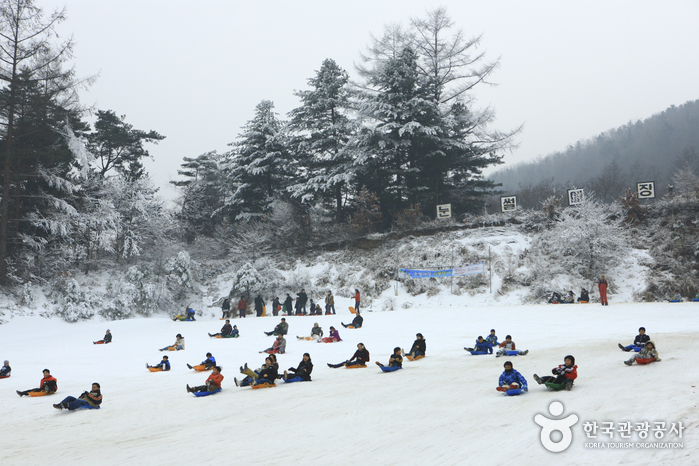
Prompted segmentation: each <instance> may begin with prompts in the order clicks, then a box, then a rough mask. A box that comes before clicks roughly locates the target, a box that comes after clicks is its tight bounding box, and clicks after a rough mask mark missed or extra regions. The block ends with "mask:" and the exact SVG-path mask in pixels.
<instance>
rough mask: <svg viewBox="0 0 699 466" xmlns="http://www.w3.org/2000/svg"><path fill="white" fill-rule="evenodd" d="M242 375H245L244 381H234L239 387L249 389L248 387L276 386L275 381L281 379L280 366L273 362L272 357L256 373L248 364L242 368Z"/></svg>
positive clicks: (266, 359) (268, 357) (267, 358)
mask: <svg viewBox="0 0 699 466" xmlns="http://www.w3.org/2000/svg"><path fill="white" fill-rule="evenodd" d="M240 373H241V374H245V375H246V376H247V377H245V378H244V379H243V380H241V381H238V379H235V378H234V379H233V381H234V382H235V385H236V386H238V387H247V386H248V385H253V386H254V385H263V384H268V385H270V386H271V385H275V386H276V383H275V381H276V380H277V378H278V377H279V365H278V364H277V363H275V362H274V361H273V360H272V357H271V356H267V357H266V358H265V363H264V364H263V365H262V367H260V368H259V369H258V370H256V371H254V370H252V369H249V368H248V363H245V366H241V367H240Z"/></svg>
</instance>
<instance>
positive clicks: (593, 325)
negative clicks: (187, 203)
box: [0, 294, 699, 465]
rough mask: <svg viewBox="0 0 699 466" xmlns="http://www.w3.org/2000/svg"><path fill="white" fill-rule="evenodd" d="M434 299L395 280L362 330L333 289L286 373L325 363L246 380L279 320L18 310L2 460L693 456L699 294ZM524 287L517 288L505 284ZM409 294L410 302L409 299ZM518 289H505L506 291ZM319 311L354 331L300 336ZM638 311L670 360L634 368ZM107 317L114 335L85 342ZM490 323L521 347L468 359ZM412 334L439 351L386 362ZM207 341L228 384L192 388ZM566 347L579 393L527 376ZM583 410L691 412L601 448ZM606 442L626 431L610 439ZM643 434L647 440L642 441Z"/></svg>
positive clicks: (1, 406) (615, 418) (6, 336)
mask: <svg viewBox="0 0 699 466" xmlns="http://www.w3.org/2000/svg"><path fill="white" fill-rule="evenodd" d="M437 298H438V299H436V298H432V299H426V298H424V297H418V298H414V297H410V296H407V295H403V294H401V295H400V296H398V297H397V298H396V304H397V306H396V309H397V310H395V311H393V312H374V313H369V312H366V313H365V326H364V328H362V329H358V330H347V329H342V328H341V327H340V321H342V320H344V321H345V322H348V321H349V320H350V319H351V315H350V314H349V312H348V311H347V310H346V309H347V306H348V305H349V304H351V302H350V301H349V300H348V299H339V300H338V305H337V308H338V312H339V314H338V315H337V316H322V317H291V318H289V319H288V321H289V323H290V334H291V335H290V336H291V338H290V339H289V342H288V352H287V354H286V355H281V356H280V357H279V360H280V365H281V367H282V369H285V368H288V367H290V366H296V365H297V364H298V362H299V361H300V359H301V356H302V354H303V353H304V352H306V351H307V352H309V353H310V354H311V356H312V358H313V362H314V363H315V370H314V372H313V382H310V383H296V384H288V385H284V384H282V383H280V384H279V386H278V387H276V388H272V389H265V390H255V391H253V390H251V389H249V388H246V389H240V388H236V387H235V385H234V384H233V377H236V376H238V377H239V376H240V374H239V373H238V369H237V368H238V367H239V366H240V365H242V364H243V363H245V362H247V363H248V364H249V365H250V366H253V367H258V366H259V364H260V363H261V362H262V361H263V357H262V356H263V355H261V354H259V353H258V351H259V350H262V349H265V348H267V347H268V346H271V343H272V338H271V337H266V336H265V335H263V333H262V331H263V330H271V329H272V328H273V327H274V325H276V323H278V321H279V319H278V318H275V317H266V318H253V317H248V318H246V319H244V320H242V319H235V320H234V323H235V324H237V325H238V327H239V329H240V331H241V335H242V336H241V338H239V339H237V340H219V339H210V338H209V337H208V336H207V332H212V333H213V332H214V331H218V329H219V328H220V327H221V325H222V322H221V321H220V320H218V316H216V318H212V317H210V316H205V317H203V318H201V319H199V321H197V322H193V323H186V322H172V321H170V320H168V319H165V318H150V319H132V320H125V321H118V322H108V323H107V322H99V321H96V320H95V321H90V322H84V323H78V324H67V323H64V322H62V321H59V320H58V319H52V320H49V319H44V318H40V317H29V316H26V317H16V318H14V319H12V320H11V321H9V322H8V323H7V324H5V325H2V326H0V359H9V360H10V361H11V363H12V367H13V369H14V370H13V375H12V377H11V378H9V379H4V380H0V412H2V413H3V422H2V423H0V439H2V451H1V453H2V464H3V465H20V464H21V465H25V464H96V463H99V464H115V465H116V464H120V465H122V464H125V463H127V462H131V463H132V464H142V463H146V462H147V463H149V464H163V465H165V464H210V463H211V464H213V463H217V464H220V463H223V464H226V463H233V462H235V463H239V462H242V463H245V464H312V465H314V464H328V463H332V464H367V463H368V464H395V465H405V464H422V465H428V464H464V463H469V464H483V463H487V464H505V463H510V462H512V461H515V462H517V463H518V464H525V465H527V464H541V462H542V461H546V462H547V463H548V462H554V461H555V462H558V463H562V464H590V463H593V462H595V463H600V464H619V463H635V464H649V463H654V464H668V463H671V462H672V463H673V464H692V462H693V461H695V459H696V455H697V453H699V448H698V446H699V434H698V433H697V419H698V418H699V416H698V414H699V413H698V410H697V403H696V400H697V389H696V385H697V384H698V383H699V376H698V375H697V371H695V370H693V369H692V368H691V366H689V365H688V363H687V362H688V361H691V360H692V359H693V356H694V352H695V350H694V347H695V344H696V334H697V332H698V331H699V303H686V304H685V303H681V304H669V303H653V304H637V303H617V302H612V304H611V305H610V306H608V307H602V306H599V305H592V304H590V305H557V306H553V305H528V306H527V305H517V304H515V303H513V302H504V303H495V302H490V303H489V305H488V306H482V305H480V304H470V303H469V305H465V303H466V302H468V300H465V299H464V297H458V296H451V295H448V294H442V295H440V296H439V297H437ZM512 300H515V298H512ZM406 301H410V302H412V303H413V304H414V306H413V307H411V308H410V309H402V308H401V305H402V303H404V302H406ZM504 301H507V300H504ZM315 321H318V322H319V323H320V325H321V326H322V327H323V329H324V330H325V331H326V333H327V331H328V328H329V326H330V325H334V326H335V327H338V328H340V334H341V336H342V338H343V339H344V342H341V343H336V344H317V343H311V342H305V341H303V342H301V341H297V340H296V339H295V338H294V336H295V335H305V334H307V333H309V332H310V328H311V326H312V325H313V322H315ZM640 325H644V326H645V327H646V328H647V329H648V333H649V334H650V335H651V336H652V337H653V339H654V340H655V341H656V343H657V346H658V350H659V352H660V356H661V357H662V358H663V361H662V362H660V363H655V364H651V365H648V366H634V367H626V366H624V365H623V364H622V361H623V360H624V359H625V358H626V357H627V356H628V354H627V353H622V352H621V351H620V350H619V349H618V348H617V343H618V342H622V343H625V344H628V343H630V342H631V341H632V339H633V337H634V336H635V335H636V333H637V332H636V331H637V329H638V327H639V326H640ZM106 328H110V329H111V331H112V333H113V334H114V343H112V344H110V345H106V346H102V345H92V341H93V340H97V339H99V338H101V337H102V335H104V330H105V329H106ZM490 328H495V329H496V330H497V334H498V336H499V337H500V338H501V339H502V338H504V336H505V335H506V334H508V333H509V334H511V335H512V336H513V339H514V341H515V342H516V343H517V346H518V349H529V350H530V353H529V355H527V356H524V357H521V356H520V357H515V358H497V359H496V358H495V357H493V356H478V357H474V356H471V355H469V354H468V353H466V352H465V351H464V350H463V349H462V348H463V347H464V346H467V345H468V346H471V345H472V343H473V340H474V339H475V338H476V337H477V336H478V335H484V336H485V335H486V334H487V333H488V331H489V330H490ZM178 332H179V333H182V334H183V335H184V336H185V338H186V350H185V351H181V352H176V353H175V352H170V353H168V355H169V356H170V357H171V361H172V364H173V370H172V371H171V372H169V373H150V372H148V371H146V369H145V368H144V364H145V363H147V362H148V363H151V364H155V363H157V362H158V361H159V360H160V358H161V356H162V355H163V354H164V353H161V352H159V351H158V350H157V348H160V347H163V346H165V345H168V344H171V343H172V342H174V339H175V338H174V337H175V334H176V333H178ZM416 332H422V333H423V334H424V335H425V338H426V340H427V348H428V357H427V358H425V359H423V360H421V361H417V362H407V361H406V363H405V364H404V365H405V369H403V370H401V371H398V372H395V373H388V374H385V373H382V372H380V371H379V370H378V368H377V367H375V366H374V365H373V362H374V361H376V360H380V361H382V362H384V363H385V362H386V361H387V359H388V355H389V354H390V352H391V350H392V348H393V347H394V346H402V347H404V348H406V350H407V349H408V347H409V346H410V345H411V344H412V341H413V340H414V336H415V333H416ZM360 341H361V342H363V343H364V344H365V345H366V346H367V348H368V349H369V351H370V352H371V357H372V363H371V364H372V366H371V367H369V368H367V369H356V370H347V369H330V368H328V367H327V366H326V363H328V362H340V361H343V360H345V359H347V358H348V357H349V356H351V354H352V353H353V352H354V350H355V347H356V343H358V342H360ZM207 351H211V352H212V353H213V354H214V356H216V358H217V359H218V362H219V363H220V364H221V365H222V366H223V375H224V376H225V379H224V382H223V388H224V390H223V391H222V392H221V393H219V394H217V395H215V396H211V397H208V398H195V397H194V396H192V395H191V394H188V393H186V392H185V385H186V384H190V385H194V384H201V383H203V381H204V379H205V378H206V375H205V374H201V373H195V372H193V371H189V370H187V368H186V365H185V364H186V363H190V364H194V363H198V362H200V361H202V360H203V359H204V358H205V353H206V352H207ZM566 354H573V355H575V357H576V358H577V364H578V366H579V369H578V372H579V378H578V381H577V383H576V385H575V388H574V389H573V390H572V391H571V392H557V393H553V392H549V391H547V390H545V389H544V388H543V387H541V386H538V385H536V383H535V382H534V380H533V379H532V377H531V376H532V374H533V373H538V374H540V375H545V374H548V373H549V371H550V369H551V368H552V367H554V366H556V365H558V364H560V363H561V362H562V359H563V356H565V355H566ZM505 359H511V360H512V361H513V362H514V365H515V369H517V370H519V371H520V372H521V373H522V374H523V375H524V376H525V377H526V378H527V380H528V381H529V384H530V391H529V393H527V394H525V395H523V396H519V397H506V396H503V395H501V394H500V393H499V392H496V391H495V387H496V385H497V379H498V376H499V375H500V373H501V372H502V364H503V362H504V361H505ZM45 367H47V368H50V369H51V371H52V374H53V375H54V376H56V377H57V379H58V383H59V392H58V394H56V395H54V396H53V397H49V398H27V397H23V398H19V397H18V396H17V395H16V394H15V390H17V389H28V388H32V387H35V386H37V383H38V382H39V380H40V379H41V370H42V369H44V368H45ZM92 382H99V383H101V385H102V391H103V395H104V403H103V406H102V409H100V410H98V411H86V410H81V411H77V412H65V411H62V412H59V411H57V410H55V409H54V408H52V407H51V404H52V403H55V402H58V401H60V399H62V398H63V397H64V396H68V395H74V396H78V395H79V394H80V393H81V392H82V391H84V390H87V389H89V387H90V383H92ZM553 400H559V401H561V402H562V403H563V404H564V406H565V412H564V416H567V415H568V414H569V413H575V414H577V415H578V416H579V418H580V420H579V422H578V423H577V424H576V425H575V426H574V427H573V432H574V437H573V443H572V445H571V446H570V448H568V449H567V450H566V451H564V452H562V453H558V454H553V453H550V452H548V451H546V450H545V449H544V448H543V447H542V445H541V443H540V442H539V432H540V428H539V426H538V425H536V424H535V423H534V420H533V418H534V416H535V415H536V414H538V413H541V414H544V415H546V416H547V417H550V415H549V413H548V411H547V408H548V405H549V403H550V402H551V401H553ZM587 421H597V422H598V423H601V422H603V421H612V422H615V423H620V422H623V421H632V422H642V421H650V422H654V421H666V422H668V423H670V422H679V421H682V422H683V423H684V426H685V427H686V430H685V431H684V433H683V438H682V439H677V438H676V437H674V436H669V435H668V436H667V438H666V441H679V442H682V443H683V445H684V448H683V449H639V448H632V449H614V450H610V449H604V450H600V449H591V448H586V447H585V442H586V441H587V442H589V441H594V440H586V439H585V434H584V433H583V429H582V424H583V422H587ZM597 441H607V442H609V441H619V439H618V435H617V436H615V438H614V439H606V440H605V439H603V440H597ZM634 441H637V439H634Z"/></svg>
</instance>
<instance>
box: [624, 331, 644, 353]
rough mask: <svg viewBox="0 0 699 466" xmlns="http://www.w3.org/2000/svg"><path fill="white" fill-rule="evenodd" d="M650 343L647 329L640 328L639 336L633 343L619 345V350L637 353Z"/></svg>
mask: <svg viewBox="0 0 699 466" xmlns="http://www.w3.org/2000/svg"><path fill="white" fill-rule="evenodd" d="M649 341H650V335H646V328H645V327H640V328H639V329H638V335H636V338H634V339H633V343H632V344H630V345H628V346H624V345H622V344H621V343H619V349H621V350H622V351H626V352H629V351H635V352H637V353H638V352H639V351H641V349H643V347H644V346H646V343H647V342H649Z"/></svg>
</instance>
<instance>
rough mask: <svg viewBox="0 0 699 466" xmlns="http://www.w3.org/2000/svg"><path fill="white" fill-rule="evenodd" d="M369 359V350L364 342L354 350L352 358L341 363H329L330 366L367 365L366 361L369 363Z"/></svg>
mask: <svg viewBox="0 0 699 466" xmlns="http://www.w3.org/2000/svg"><path fill="white" fill-rule="evenodd" d="M369 360H370V359H369V350H367V349H366V348H365V347H364V343H359V344H358V345H357V351H355V352H354V354H353V355H352V357H351V358H350V359H348V360H347V361H345V362H341V363H339V364H330V363H328V367H332V368H337V367H342V366H347V367H350V366H366V363H368V362H369Z"/></svg>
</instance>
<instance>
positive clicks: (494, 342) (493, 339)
mask: <svg viewBox="0 0 699 466" xmlns="http://www.w3.org/2000/svg"><path fill="white" fill-rule="evenodd" d="M485 342H486V343H487V344H489V345H490V350H489V351H488V353H490V354H493V346H498V345H500V343H498V336H497V335H495V329H494V328H491V329H490V335H488V336H487V337H485Z"/></svg>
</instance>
